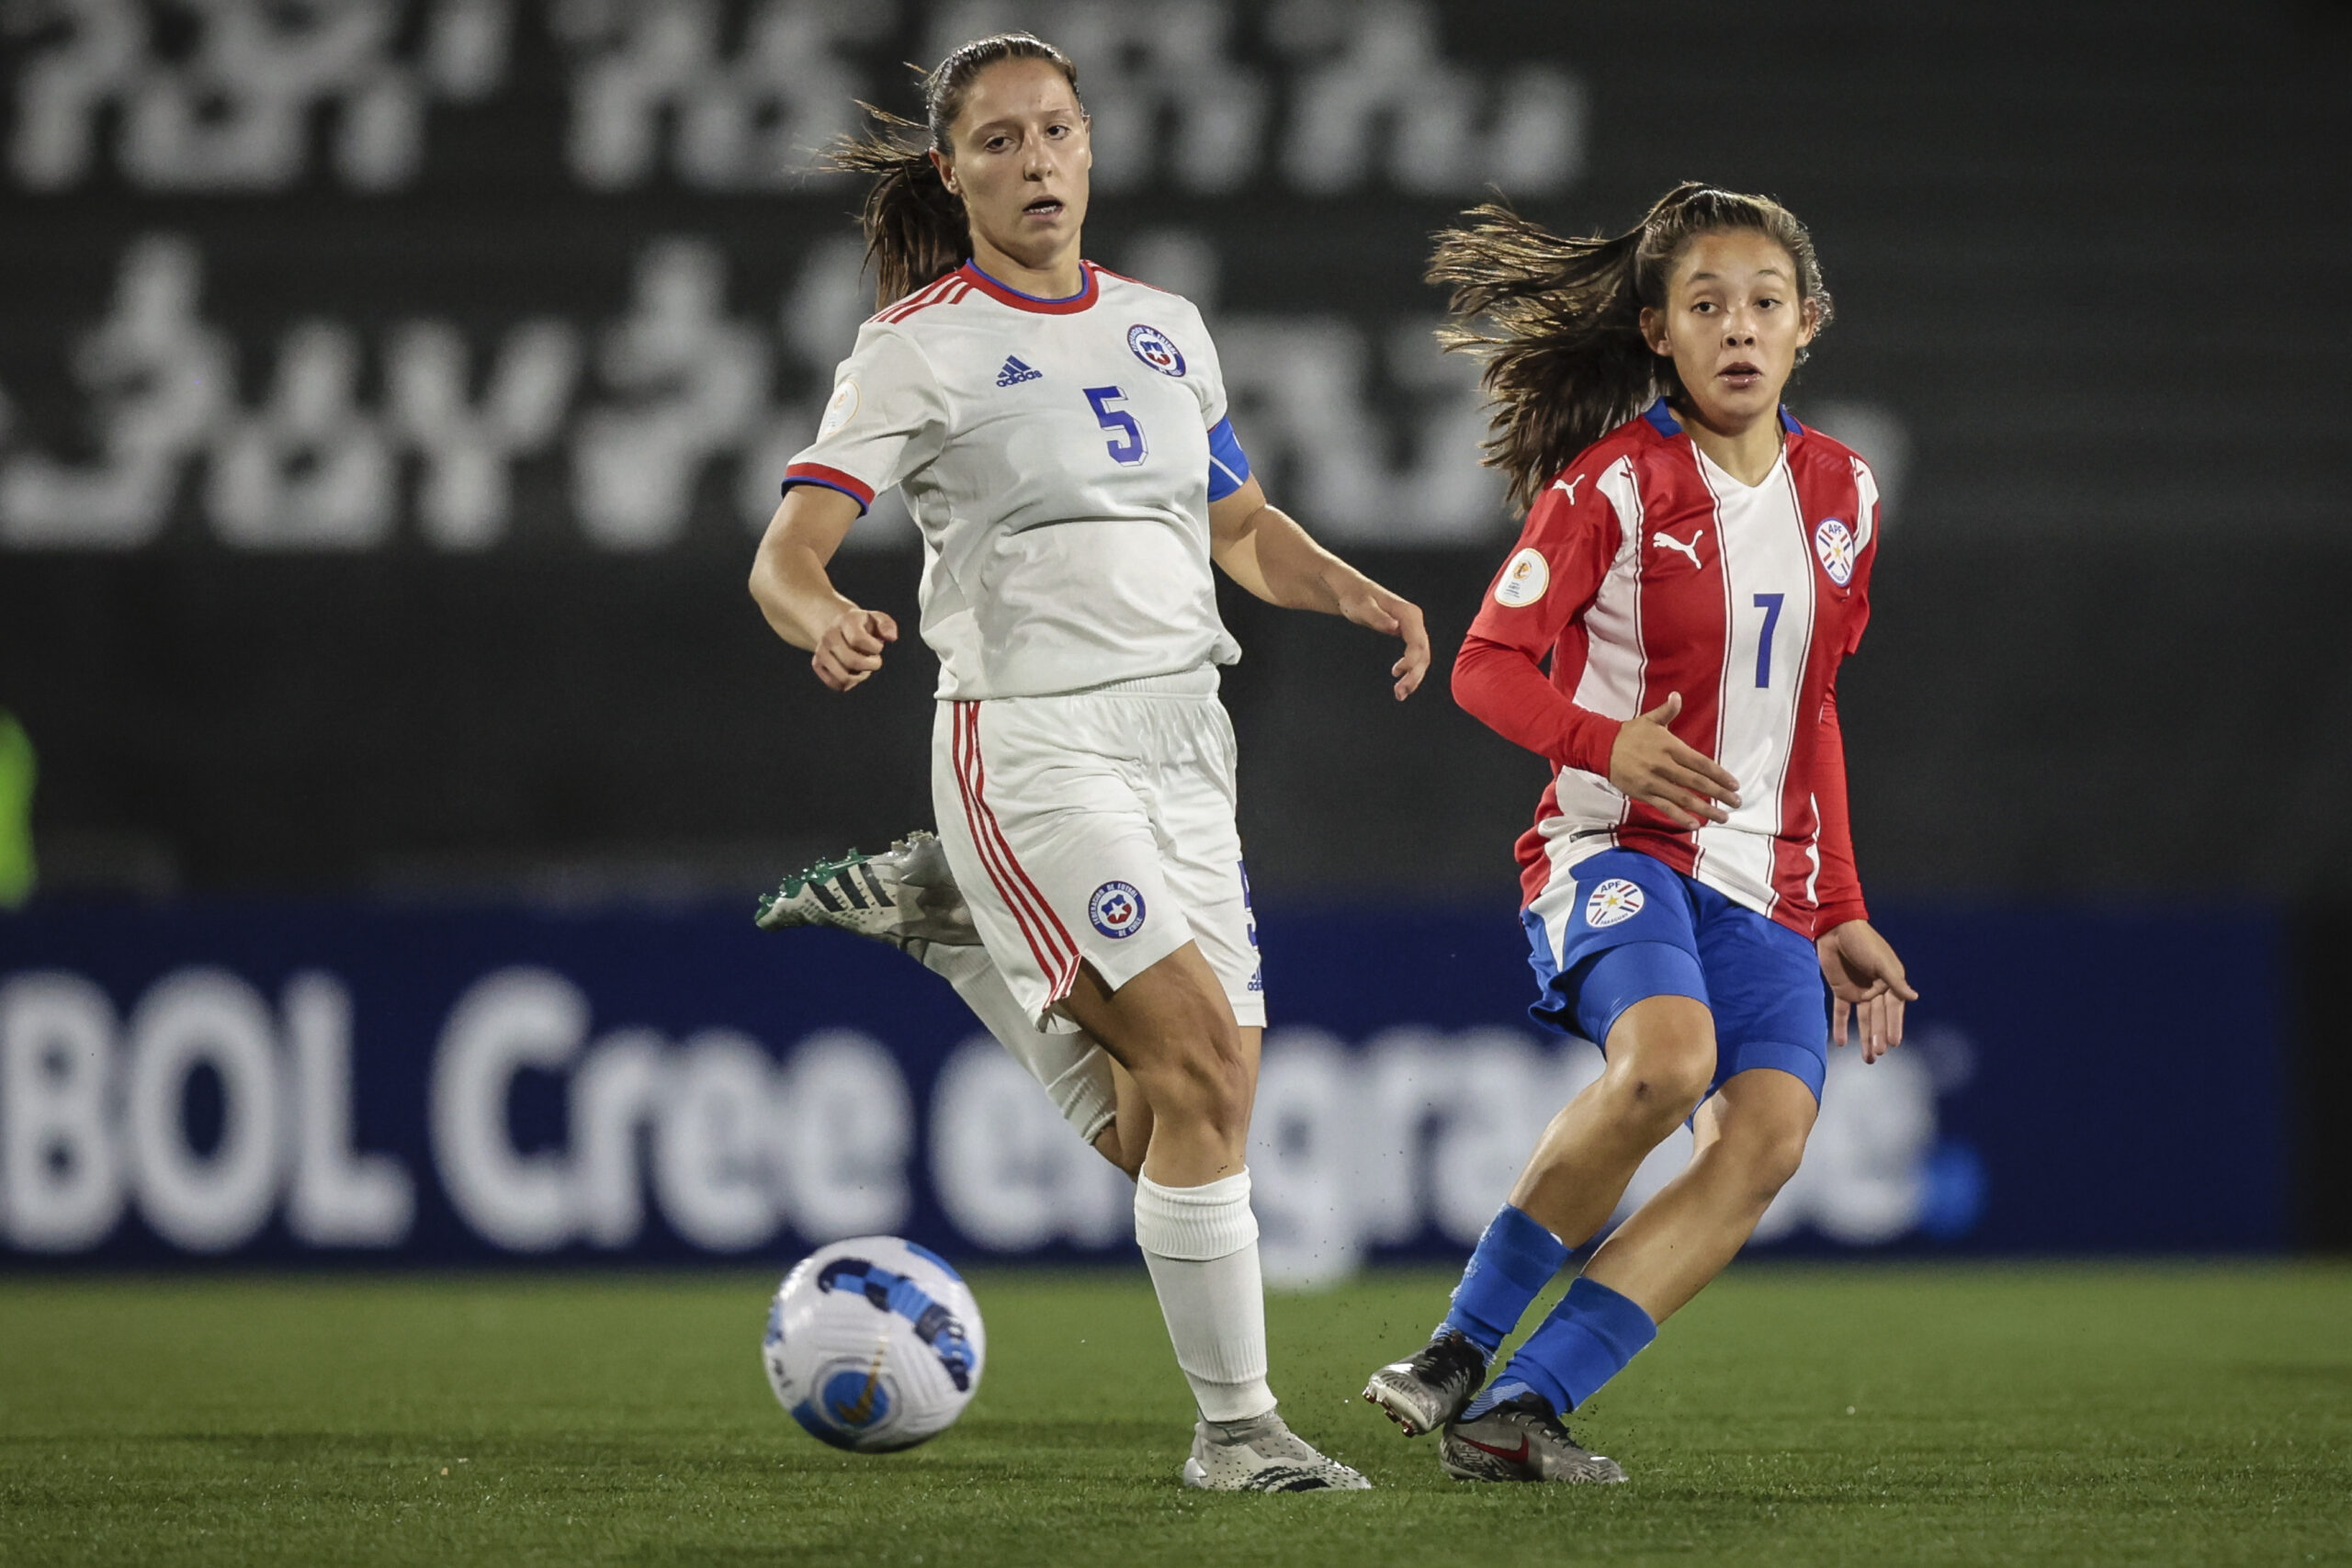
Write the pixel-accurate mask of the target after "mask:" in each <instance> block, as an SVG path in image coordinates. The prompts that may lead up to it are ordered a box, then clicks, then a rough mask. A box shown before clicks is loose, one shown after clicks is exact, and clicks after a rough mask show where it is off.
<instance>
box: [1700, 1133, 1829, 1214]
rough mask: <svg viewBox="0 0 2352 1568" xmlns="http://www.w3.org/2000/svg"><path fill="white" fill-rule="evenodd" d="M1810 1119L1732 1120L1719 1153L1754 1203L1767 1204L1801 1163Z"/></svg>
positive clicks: (1792, 1176) (1793, 1174)
mask: <svg viewBox="0 0 2352 1568" xmlns="http://www.w3.org/2000/svg"><path fill="white" fill-rule="evenodd" d="M1812 1131H1813V1126H1812V1119H1811V1118H1810V1117H1806V1118H1802V1119H1800V1118H1797V1117H1792V1116H1754V1117H1747V1118H1736V1119H1735V1120H1734V1121H1733V1122H1731V1124H1730V1125H1729V1126H1727V1127H1726V1128H1725V1129H1724V1137H1723V1143H1722V1147H1723V1153H1724V1157H1726V1158H1728V1159H1729V1160H1730V1161H1731V1162H1732V1164H1733V1168H1735V1169H1736V1171H1737V1172H1738V1176H1739V1179H1740V1180H1741V1181H1742V1182H1743V1183H1744V1184H1745V1185H1746V1186H1747V1187H1748V1188H1749V1189H1750V1190H1751V1192H1752V1195H1753V1197H1754V1199H1755V1201H1756V1202H1757V1203H1758V1204H1759V1205H1760V1204H1765V1203H1770V1201H1772V1200H1773V1199H1774V1198H1776V1197H1778V1196H1779V1195H1780V1191H1781V1188H1783V1187H1786V1186H1787V1185H1788V1184H1789V1182H1790V1180H1791V1179H1792V1178H1794V1177H1795V1175H1796V1173H1797V1168H1798V1167H1799V1166H1800V1165H1803V1164H1804V1146H1805V1140H1806V1138H1807V1137H1808V1136H1810V1135H1811V1133H1812Z"/></svg>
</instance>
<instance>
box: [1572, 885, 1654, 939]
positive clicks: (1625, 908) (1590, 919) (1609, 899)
mask: <svg viewBox="0 0 2352 1568" xmlns="http://www.w3.org/2000/svg"><path fill="white" fill-rule="evenodd" d="M1641 912H1642V889H1641V885H1640V884H1639V883H1634V882H1628V881H1626V880H1625V879H1624V878H1623V877H1622V876H1612V877H1611V878H1610V879H1609V880H1608V881H1606V882H1604V883H1602V884H1601V885H1600V886H1598V887H1596V888H1594V889H1593V890H1592V897H1589V898H1587V899H1586V900H1585V901H1584V923H1585V924H1586V925H1589V926H1590V927H1591V928H1592V929H1593V930H1594V931H1607V930H1608V929H1609V928H1610V927H1611V926H1613V925H1615V924H1617V923H1618V922H1619V921H1621V920H1630V919H1633V918H1634V916H1635V915H1638V914H1640V913H1641Z"/></svg>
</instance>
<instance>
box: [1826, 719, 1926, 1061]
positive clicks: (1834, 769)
mask: <svg viewBox="0 0 2352 1568" xmlns="http://www.w3.org/2000/svg"><path fill="white" fill-rule="evenodd" d="M1813 807H1814V814H1815V816H1816V817H1817V818H1820V827H1819V829H1818V837H1817V838H1816V840H1815V853H1816V854H1818V855H1819V856H1820V866H1821V871H1820V875H1819V879H1818V881H1817V882H1816V884H1815V886H1816V887H1817V888H1818V890H1819V897H1820V905H1819V907H1818V908H1817V909H1816V910H1815V915H1814V925H1813V930H1814V947H1815V950H1816V951H1817V952H1818V953H1820V955H1821V974H1822V977H1823V978H1824V979H1826V980H1827V981H1828V982H1829V990H1830V994H1831V995H1832V996H1833V997H1834V998H1836V1004H1835V1007H1834V1009H1833V1012H1834V1014H1835V1017H1834V1019H1833V1024H1834V1027H1833V1031H1832V1035H1831V1037H1832V1038H1833V1039H1835V1040H1836V1041H1837V1042H1838V1044H1840V1045H1843V1044H1844V1043H1846V1025H1847V1022H1848V1021H1849V1020H1851V1021H1853V1023H1854V1024H1855V1025H1856V1026H1857V1027H1856V1031H1855V1032H1856V1034H1857V1036H1858V1037H1859V1038H1860V1041H1861V1046H1862V1060H1863V1061H1865V1062H1875V1061H1877V1060H1878V1059H1879V1058H1880V1057H1881V1056H1883V1055H1886V1054H1887V1053H1888V1052H1889V1051H1891V1050H1893V1049H1894V1047H1895V1046H1897V1045H1900V1044H1902V1043H1903V1007H1904V1004H1905V1003H1906V1002H1916V1001H1917V1000H1918V999H1919V993H1918V992H1917V991H1916V990H1913V989H1912V988H1911V984H1910V981H1909V979H1908V978H1907V977H1906V976H1905V974H1904V971H1903V960H1902V959H1900V958H1898V957H1896V956H1895V953H1894V948H1892V947H1890V946H1889V945H1888V944H1887V941H1886V939H1885V938H1884V937H1883V936H1881V935H1879V934H1878V931H1877V929H1876V928H1875V927H1873V926H1872V925H1871V921H1870V909H1869V908H1868V907H1867V906H1865V905H1864V904H1863V902H1862V880H1861V876H1860V874H1859V873H1857V872H1856V870H1855V869H1854V834H1853V828H1852V824H1851V822H1850V821H1849V818H1848V816H1847V810H1846V739H1845V733H1844V731H1843V730H1842V729H1840V728H1839V727H1838V688H1837V685H1836V683H1835V682H1832V683H1831V685H1830V688H1829V690H1828V691H1827V692H1826V694H1824V695H1823V697H1822V703H1821V736H1820V740H1819V743H1818V745H1817V746H1816V747H1815V750H1814V774H1813Z"/></svg>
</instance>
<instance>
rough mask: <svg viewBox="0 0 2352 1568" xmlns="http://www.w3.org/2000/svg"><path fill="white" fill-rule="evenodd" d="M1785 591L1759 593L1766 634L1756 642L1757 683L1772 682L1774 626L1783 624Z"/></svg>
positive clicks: (1758, 603)
mask: <svg viewBox="0 0 2352 1568" xmlns="http://www.w3.org/2000/svg"><path fill="white" fill-rule="evenodd" d="M1787 597H1788V595H1787V594H1785V593H1758V595H1757V596H1756V607H1757V608H1758V609H1759V610H1761V611H1763V612H1764V635H1763V636H1762V637H1759V638H1758V639H1757V643H1756V684H1757V685H1758V687H1764V686H1769V685H1770V684H1771V683H1772V628H1773V627H1775V626H1779V625H1780V624H1781V601H1782V600H1784V599H1786V598H1787Z"/></svg>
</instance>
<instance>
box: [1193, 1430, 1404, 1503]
mask: <svg viewBox="0 0 2352 1568" xmlns="http://www.w3.org/2000/svg"><path fill="white" fill-rule="evenodd" d="M1184 1484H1185V1485H1187V1486H1196V1487H1199V1488H1200V1489H1201V1490H1203V1491H1204V1492H1365V1491H1369V1490H1371V1487H1372V1483H1371V1482H1369V1481H1366V1480H1365V1479H1364V1478H1363V1476H1361V1475H1359V1474H1358V1473H1356V1472H1354V1471H1352V1470H1350V1469H1349V1468H1348V1467H1347V1466H1346V1465H1344V1464H1341V1463H1340V1461H1338V1460H1335V1459H1327V1458H1325V1457H1324V1456H1323V1455H1322V1454H1319V1453H1317V1451H1316V1450H1315V1449H1314V1447H1313V1446H1312V1445H1311V1444H1309V1443H1308V1442H1307V1441H1306V1439H1305V1438H1301V1437H1300V1436H1299V1435H1298V1434H1297V1433H1295V1432H1294V1431H1292V1430H1291V1429H1290V1427H1289V1426H1288V1425H1287V1424H1286V1423H1285V1422H1284V1421H1283V1418H1282V1417H1281V1416H1277V1415H1276V1414H1274V1412H1272V1411H1271V1410H1269V1411H1267V1412H1266V1413H1265V1414H1264V1415H1263V1416H1259V1417H1258V1418H1257V1419H1256V1420H1254V1421H1250V1422H1230V1421H1227V1422H1219V1423H1218V1424H1217V1425H1216V1426H1214V1427H1213V1426H1211V1425H1210V1424H1209V1423H1208V1422H1206V1421H1203V1422H1200V1423H1199V1424H1197V1425H1196V1426H1194V1427H1193V1453H1192V1457H1191V1458H1189V1459H1187V1460H1186V1461H1184Z"/></svg>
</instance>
